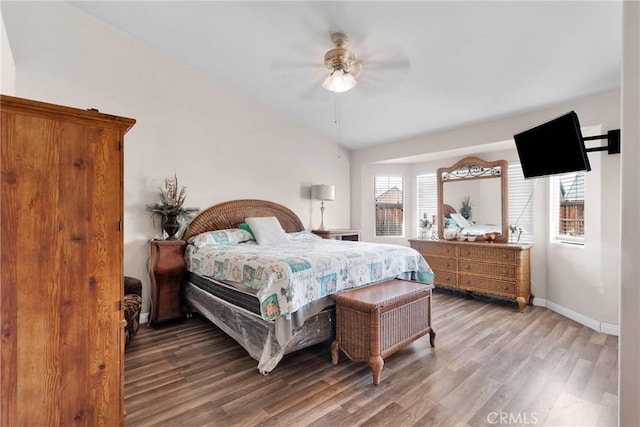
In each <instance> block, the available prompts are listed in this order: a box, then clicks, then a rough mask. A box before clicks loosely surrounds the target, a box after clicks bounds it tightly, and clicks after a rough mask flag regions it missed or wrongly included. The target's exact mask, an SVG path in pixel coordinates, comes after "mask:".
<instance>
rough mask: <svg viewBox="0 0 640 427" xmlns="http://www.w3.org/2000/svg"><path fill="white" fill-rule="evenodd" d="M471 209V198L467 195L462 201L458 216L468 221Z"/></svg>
mask: <svg viewBox="0 0 640 427" xmlns="http://www.w3.org/2000/svg"><path fill="white" fill-rule="evenodd" d="M472 209H473V206H472V203H471V196H470V195H468V194H467V195H466V196H465V197H464V199H462V206H461V207H460V215H462V216H463V217H464V219H466V220H470V219H471V211H472Z"/></svg>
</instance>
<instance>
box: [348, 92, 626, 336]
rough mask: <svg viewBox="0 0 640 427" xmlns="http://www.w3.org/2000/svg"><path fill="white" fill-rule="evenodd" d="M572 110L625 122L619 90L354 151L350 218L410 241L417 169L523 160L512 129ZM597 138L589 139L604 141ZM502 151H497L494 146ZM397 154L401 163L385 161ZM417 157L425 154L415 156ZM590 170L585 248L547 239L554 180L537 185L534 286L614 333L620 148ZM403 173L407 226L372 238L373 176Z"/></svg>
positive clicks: (595, 157)
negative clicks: (465, 161)
mask: <svg viewBox="0 0 640 427" xmlns="http://www.w3.org/2000/svg"><path fill="white" fill-rule="evenodd" d="M569 110H575V111H576V113H577V114H578V116H579V118H580V124H581V126H582V127H583V128H589V129H592V128H597V129H601V130H602V131H603V132H604V133H606V131H607V130H610V129H618V128H620V95H619V94H618V93H614V94H606V95H600V96H595V97H591V98H588V99H581V100H576V101H574V102H570V103H566V104H564V105H558V106H556V107H554V108H549V109H545V110H541V111H535V112H531V113H527V114H520V115H514V116H512V117H506V118H501V119H498V120H494V121H490V122H485V123H481V124H476V125H471V126H467V127H462V128H458V129H454V130H451V131H446V132H440V133H437V134H432V135H425V136H423V137H419V138H413V139H410V140H406V141H400V142H397V143H393V144H386V145H381V146H376V147H370V148H365V149H361V150H356V151H354V152H353V153H352V156H351V186H352V189H351V192H352V194H353V195H354V196H353V201H352V208H351V222H352V225H353V226H354V227H357V228H361V230H362V238H363V240H368V241H379V242H388V243H396V244H403V245H407V244H408V242H407V239H408V238H412V237H415V236H416V235H417V232H418V231H417V218H416V212H417V206H416V204H415V199H416V196H415V194H416V189H415V176H416V175H418V174H422V173H427V172H435V171H436V169H437V168H438V167H443V166H451V165H452V164H454V163H455V162H456V161H458V160H460V159H461V158H462V157H466V156H470V155H474V156H478V157H480V158H484V159H486V160H497V159H505V160H508V161H518V156H517V152H516V150H515V146H511V147H513V148H508V149H504V147H505V145H504V144H500V143H501V142H503V141H509V140H511V139H512V136H513V134H515V133H517V132H518V131H521V130H523V129H528V128H530V127H532V126H534V125H537V124H540V123H543V122H545V121H547V120H550V119H552V118H555V117H557V116H559V115H561V114H563V113H566V112H567V111H569ZM603 143H604V141H595V142H594V143H593V144H592V145H602V144H603ZM496 150H498V151H496ZM393 159H398V161H399V162H404V163H399V164H396V163H391V164H389V163H384V162H389V161H391V160H393ZM415 159H422V161H420V162H416V161H415ZM589 159H590V161H591V163H592V171H591V172H589V173H588V174H587V180H588V182H587V188H586V191H587V193H586V200H587V202H586V208H587V213H586V215H587V218H588V220H587V222H588V227H589V228H588V230H587V238H586V241H585V245H584V246H583V247H579V248H578V247H575V246H568V245H558V244H552V243H550V239H549V179H548V178H543V179H538V180H537V182H536V183H535V190H534V217H535V224H534V242H535V243H534V247H533V250H532V256H531V258H532V259H531V261H532V272H531V281H532V293H533V294H534V295H535V296H536V297H537V299H538V303H541V304H543V305H548V306H550V307H551V308H553V309H555V310H557V311H560V312H562V313H563V314H565V315H568V316H570V317H573V318H575V319H576V320H578V321H582V322H583V323H585V324H588V325H589V326H591V327H594V328H595V329H600V330H604V331H606V332H610V333H617V328H618V325H619V323H618V315H619V310H618V309H619V295H620V275H619V259H620V248H619V245H620V233H619V232H618V231H616V230H619V224H620V155H607V154H601V153H599V152H595V153H590V154H589ZM385 173H395V174H399V175H403V176H405V187H406V196H405V216H406V218H405V219H406V233H405V236H403V237H399V238H380V237H375V236H374V234H375V231H374V230H375V210H374V204H373V196H372V194H373V190H372V188H373V187H372V185H373V176H374V175H376V174H378V175H380V174H385Z"/></svg>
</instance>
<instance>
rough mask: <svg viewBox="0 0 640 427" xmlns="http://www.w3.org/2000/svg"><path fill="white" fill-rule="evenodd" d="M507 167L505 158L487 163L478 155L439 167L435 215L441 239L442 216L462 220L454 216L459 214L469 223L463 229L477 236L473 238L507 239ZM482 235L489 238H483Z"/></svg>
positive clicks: (501, 240) (443, 219)
mask: <svg viewBox="0 0 640 427" xmlns="http://www.w3.org/2000/svg"><path fill="white" fill-rule="evenodd" d="M507 170H508V168H507V162H506V161H505V160H497V161H494V162H487V161H484V160H482V159H479V158H478V157H466V158H464V159H462V160H460V161H458V162H457V163H456V164H454V165H453V166H451V167H448V168H440V169H438V172H437V178H438V218H439V221H440V224H441V226H440V227H439V231H438V233H439V237H440V238H441V239H443V238H444V228H445V219H446V218H448V217H450V216H451V215H452V214H454V217H456V218H458V219H459V220H460V221H464V219H460V216H456V215H455V214H459V215H461V216H463V217H464V218H466V219H467V221H468V222H469V223H470V225H468V226H466V227H465V229H464V230H466V231H469V232H470V233H472V234H476V235H478V237H479V238H477V239H476V241H485V240H491V241H493V240H495V241H497V242H507V241H508V238H509V231H508V227H509V219H508V217H507V216H508V202H507V195H508V191H507ZM467 207H469V208H470V209H466V208H467ZM460 221H458V222H460ZM470 230H473V231H470ZM481 235H483V236H485V237H489V238H488V239H484V238H482V237H483V236H481Z"/></svg>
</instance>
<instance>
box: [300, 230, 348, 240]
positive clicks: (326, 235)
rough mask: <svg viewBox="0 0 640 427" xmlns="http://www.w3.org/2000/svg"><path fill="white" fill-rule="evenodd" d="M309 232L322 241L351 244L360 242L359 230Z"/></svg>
mask: <svg viewBox="0 0 640 427" xmlns="http://www.w3.org/2000/svg"><path fill="white" fill-rule="evenodd" d="M311 232H312V233H313V234H317V235H318V236H320V237H322V238H323V239H333V240H351V241H353V242H358V241H359V240H360V230H311Z"/></svg>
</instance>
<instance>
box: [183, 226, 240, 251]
mask: <svg viewBox="0 0 640 427" xmlns="http://www.w3.org/2000/svg"><path fill="white" fill-rule="evenodd" d="M251 239H252V236H251V233H249V232H248V231H246V230H241V229H239V228H229V229H226V230H215V231H207V232H206V233H200V234H198V235H197V236H194V237H192V238H191V239H189V243H192V244H193V245H195V246H196V247H197V248H203V247H205V246H211V245H220V244H223V243H242V242H246V241H247V240H251Z"/></svg>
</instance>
